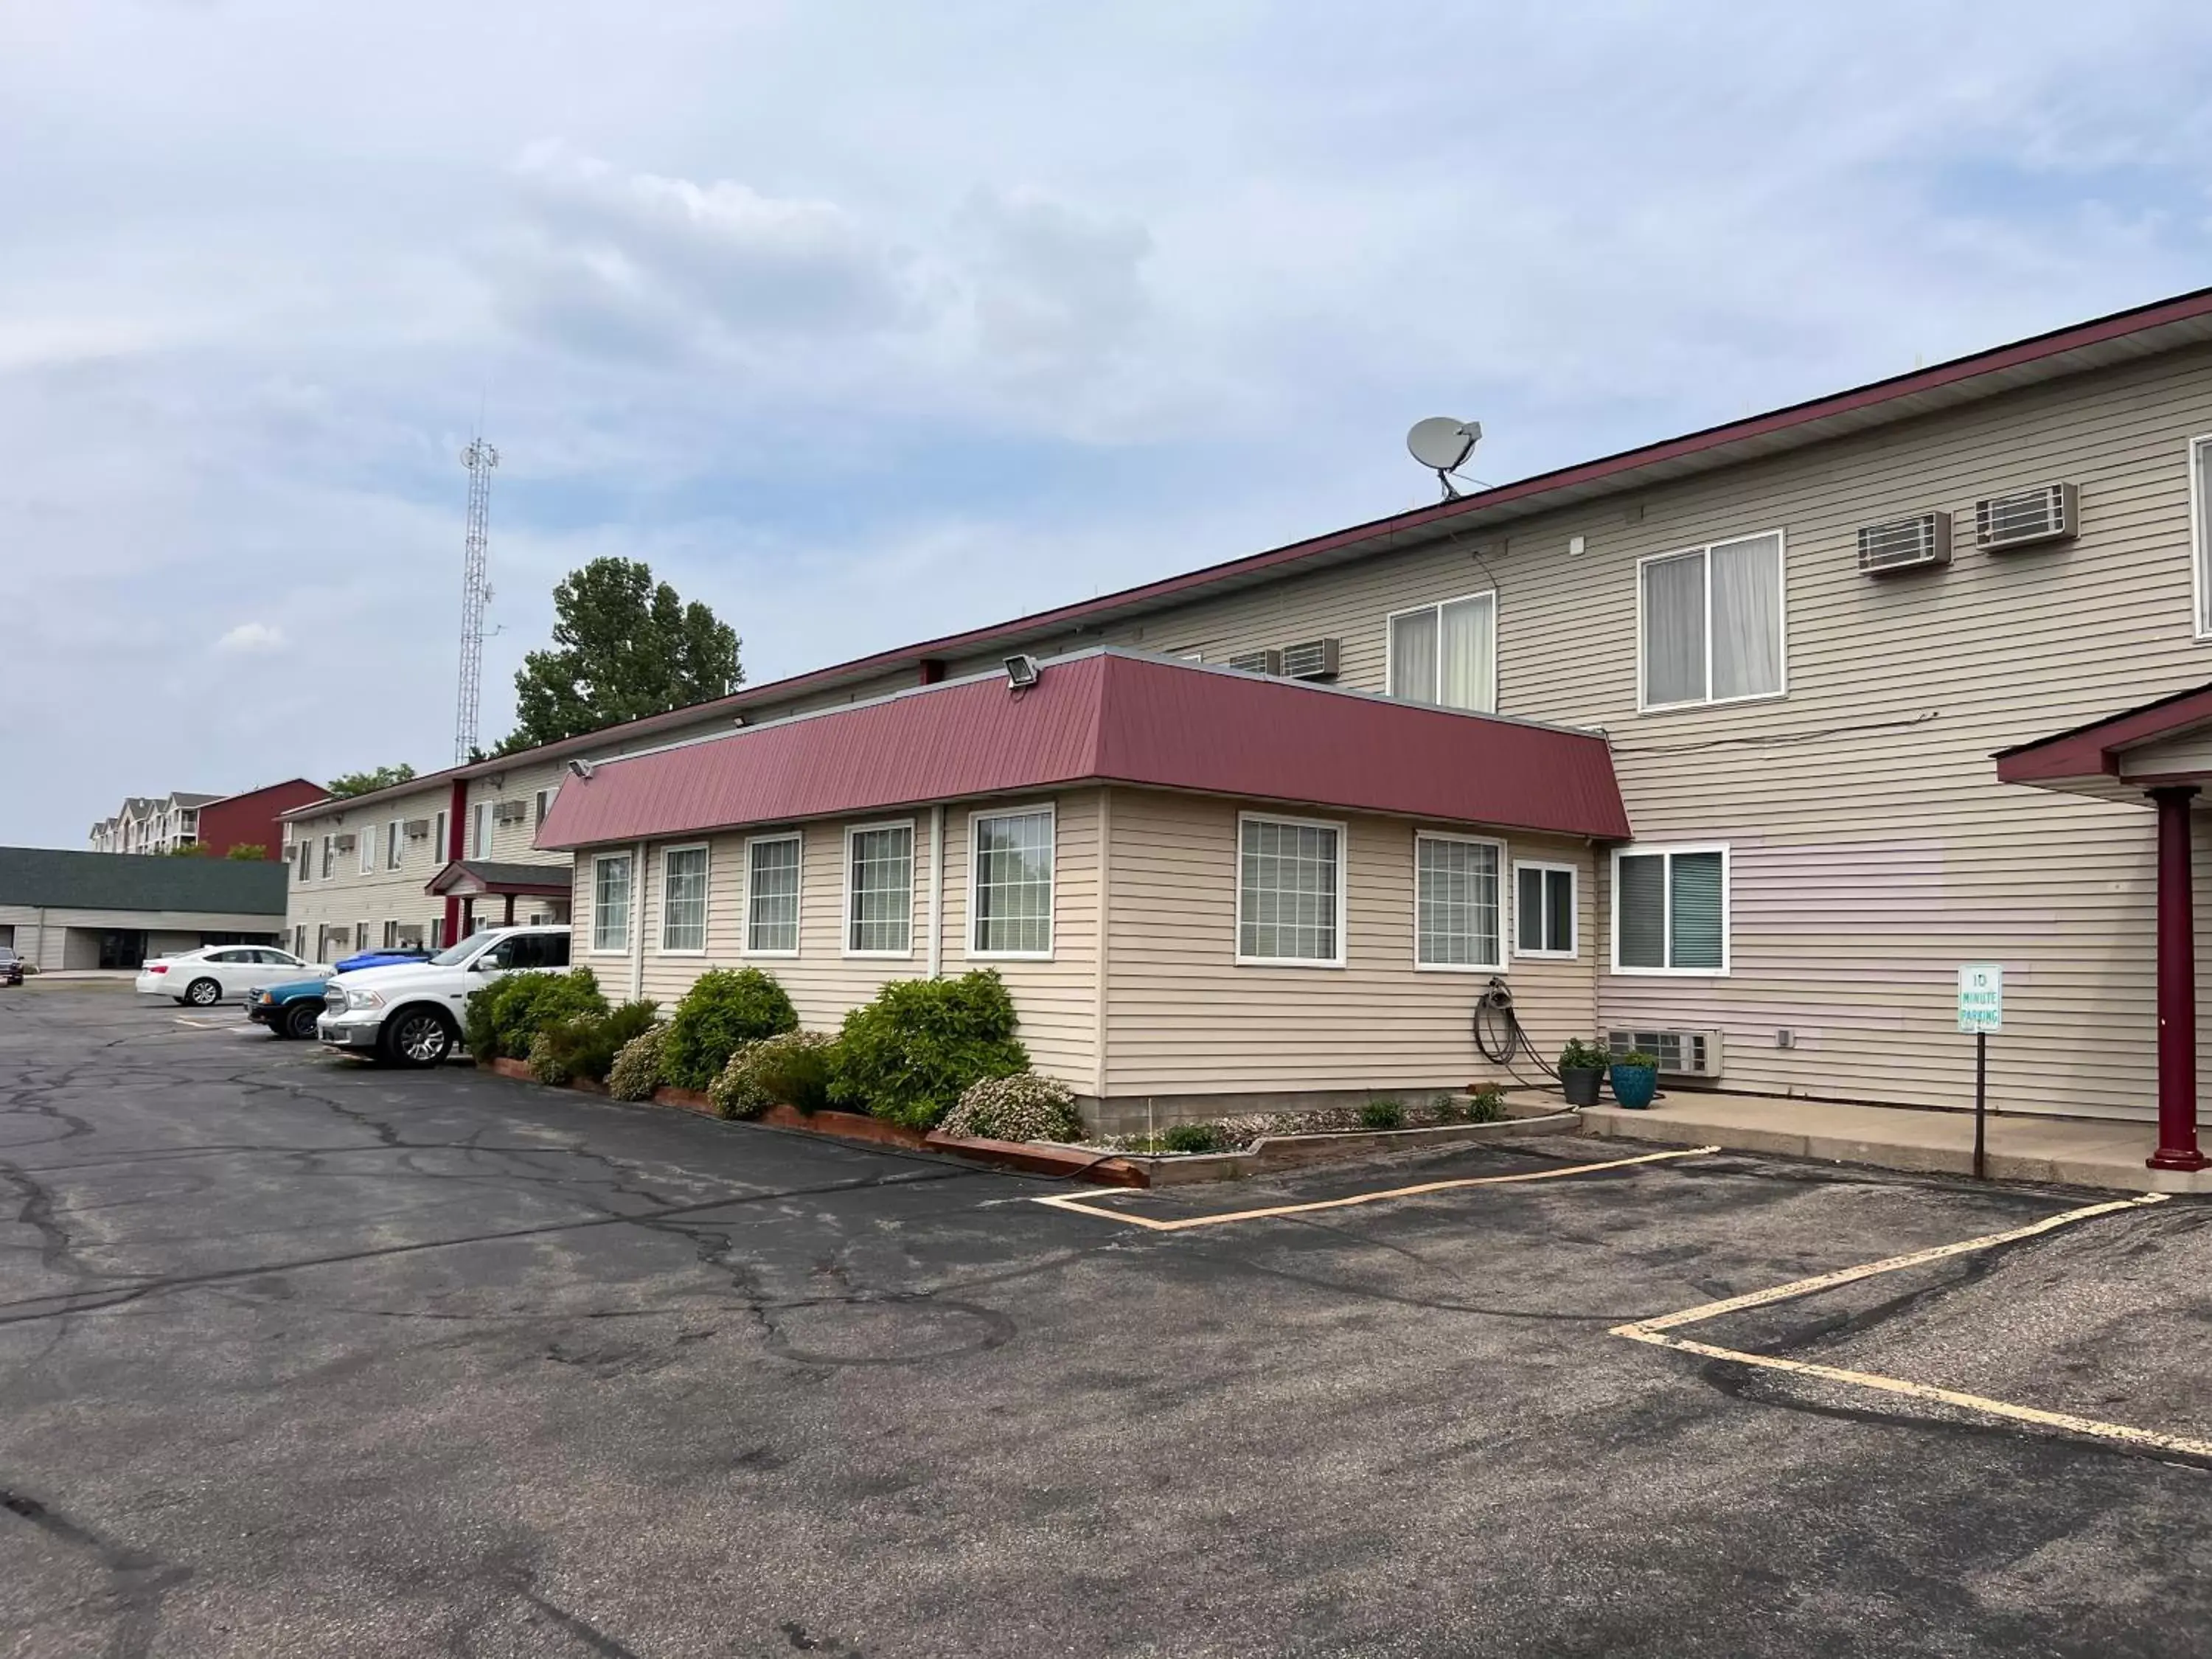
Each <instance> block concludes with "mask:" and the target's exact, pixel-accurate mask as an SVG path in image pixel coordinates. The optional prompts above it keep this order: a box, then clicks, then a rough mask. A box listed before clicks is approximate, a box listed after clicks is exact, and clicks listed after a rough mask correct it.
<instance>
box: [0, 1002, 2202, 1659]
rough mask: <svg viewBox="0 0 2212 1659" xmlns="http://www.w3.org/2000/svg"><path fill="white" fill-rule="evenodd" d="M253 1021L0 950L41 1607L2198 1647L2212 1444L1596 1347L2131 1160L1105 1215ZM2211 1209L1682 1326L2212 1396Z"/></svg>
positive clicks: (1097, 1636)
mask: <svg viewBox="0 0 2212 1659" xmlns="http://www.w3.org/2000/svg"><path fill="white" fill-rule="evenodd" d="M242 1023H243V1022H242V1020H241V1019H240V1017H239V1016H238V1015H237V1014H236V1012H235V1011H232V1010H225V1011H222V1012H218V1013H217V1014H215V1015H213V1016H206V1017H203V1016H197V1015H191V1016H185V1015H183V1014H182V1013H181V1012H180V1011H179V1010H178V1009H176V1008H175V1007H173V1006H171V1005H168V1004H167V1003H161V1004H145V1003H141V1002H139V1001H137V1000H136V999H134V998H133V997H132V996H131V994H129V993H128V992H126V991H122V990H118V989H116V988H112V987H95V986H76V987H72V986H65V985H46V986H40V985H37V984H35V983H34V984H33V986H30V987H25V988H23V989H22V990H20V991H17V990H8V991H0V1654H4V1655H24V1656H40V1659H45V1656H71V1659H74V1656H81V1655H82V1656H93V1655H102V1656H212V1655H287V1656H289V1655H314V1656H323V1655H354V1654H361V1655H375V1656H380V1659H383V1656H412V1655H449V1656H487V1659H489V1656H509V1655H512V1656H525V1655H526V1656H533V1659H535V1656H566V1655H578V1656H603V1659H604V1656H623V1655H634V1656H641V1659H643V1656H650V1659H661V1656H671V1659H673V1656H701V1659H704V1656H725V1659H726V1656H733V1655H759V1656H769V1655H787V1654H793V1653H812V1654H817V1655H825V1656H835V1659H856V1656H868V1659H892V1656H942V1659H969V1656H975V1659H997V1656H1007V1659H1012V1656H1023V1659H1031V1656H1046V1655H1081V1656H1096V1655H1116V1656H1120V1655H1130V1656H1163V1659H1164V1656H1175V1659H1213V1656H1224V1659H1225V1656H1239V1659H1242V1656H1285V1655H1297V1656H1346V1659H1350V1656H1359V1659H1378V1656H1396V1655H1408V1656H1411V1655H1420V1656H1431V1655H1435V1656H1446V1655H1450V1656H1460V1655H1492V1654H1497V1655H1505V1654H1511V1655H1546V1656H1557V1655H1578V1654H1607V1655H1635V1656H1653V1659H1658V1656H1666V1659H1678V1656H1683V1655H1688V1654H1699V1655H1738V1654H1741V1655H1797V1654H1806V1653H1820V1654H1823V1655H1868V1656H1873V1655H1881V1656H1894V1655H1918V1654H1927V1655H1938V1654H1940V1655H1945V1656H1982V1655H2000V1654H2002V1655H2015V1654H2022V1653H2035V1654H2053V1655H2075V1654H2079V1655H2084V1656H2087V1655H2096V1656H2116V1655H2136V1654H2140V1655H2174V1654H2188V1653H2197V1652H2206V1653H2212V1632H2208V1625H2212V1587H2208V1580H2207V1577H2206V1575H2205V1573H2204V1571H2203V1562H2204V1561H2205V1560H2206V1559H2207V1555H2208V1547H2212V1458H2206V1457H2203V1456H2198V1455H2193V1454H2191V1453H2188V1452H2176V1451H2173V1450H2172V1449H2145V1448H2143V1447H2142V1446H2130V1445H2128V1444H2126V1443H2121V1442H2118V1441H2116V1440H2114V1439H2112V1438H2110V1437H2104V1438H2100V1437H2099V1436H2098V1435H2097V1434H2096V1433H2093V1432H2087V1431H2068V1430H2065V1429H2063V1428H2052V1427H2048V1426H2041V1425H2037V1424H2035V1423H2033V1422H2028V1421H2024V1420H2007V1419H2002V1418H2001V1417H1996V1416H1992V1415H1990V1414H1989V1413H1977V1412H1975V1411H1972V1410H1966V1409H1961V1408H1959V1407H1955V1406H1950V1405H1946V1404H1944V1403H1942V1401H1940V1400H1934V1399H1928V1398H1921V1397H1916V1396H1912V1395H1898V1394H1890V1393H1884V1392H1882V1391H1881V1390H1880V1389H1875V1388H1872V1387H1869V1386H1866V1385H1863V1384H1859V1383H1852V1382H1850V1381H1836V1380H1832V1377H1830V1376H1827V1375H1825V1374H1815V1373H1814V1372H1811V1371H1808V1372H1806V1373H1804V1374H1797V1373H1792V1372H1786V1371H1778V1370H1762V1369H1760V1368H1759V1367H1757V1366H1753V1365H1751V1364H1742V1363H1738V1362H1735V1361H1731V1360H1728V1359H1721V1358H1704V1357H1700V1356H1699V1355H1698V1354H1695V1353H1690V1352H1674V1351H1670V1350H1668V1349H1664V1348H1659V1347H1655V1346H1648V1345H1646V1344H1644V1343H1641V1342H1638V1341H1633V1340H1624V1339H1623V1338H1621V1337H1620V1336H1618V1335H1615V1334H1613V1331H1614V1328H1616V1327H1618V1326H1620V1325H1621V1324H1622V1323H1624V1322H1633V1321H1640V1320H1647V1319H1651V1318H1654V1317H1657V1316H1664V1315H1666V1314H1668V1313H1669V1312H1672V1311H1674V1310H1680V1309H1685V1308H1687V1307H1690V1306H1692V1305H1693V1304H1705V1303H1709V1302H1711V1301H1713V1300H1716V1299H1718V1298H1724V1297H1734V1296H1737V1295H1739V1294H1741V1293H1743V1292H1747V1291H1757V1290H1759V1289H1761V1288H1763V1287H1766V1286H1770V1285H1778V1284H1782V1283H1784V1282H1785V1281H1792V1280H1796V1279H1802V1278H1804V1277H1806V1276H1808V1275H1814V1274H1821V1273H1830V1272H1832V1271H1835V1270H1838V1269H1842V1268H1847V1267H1852V1266H1854V1265H1855V1264H1859V1263H1864V1262H1868V1261H1873V1260H1875V1259H1876V1258H1881V1257H1888V1256H1893V1255H1898V1254H1900V1253H1905V1252H1913V1251H1918V1250H1923V1249H1930V1248H1933V1247H1936V1246H1941V1245H1944V1244H1948V1243H1954V1242H1955V1241H1959V1240H1964V1239H1968V1238H1973V1237H1980V1236H1983V1235H1986V1234H1990V1233H1992V1232H1998V1231H2007V1230H2013V1229H2017V1228H2020V1227H2022V1226H2024V1225H2028V1224H2032V1223H2034V1222H2036V1221H2038V1220H2040V1219H2044V1218H2051V1217H2054V1216H2058V1215H2061V1214H2063V1213H2065V1212H2070V1211H2071V1210H2073V1209H2075V1208H2076V1207H2080V1206H2085V1205H2087V1204H2090V1203H2092V1202H2093V1201H2095V1200H2097V1199H2100V1198H2101V1197H2104V1196H2106V1195H2103V1194H2078V1193H2067V1192H2059V1191H2029V1190H2022V1189H2017V1188H1972V1187H1971V1186H1969V1185H1967V1184H1966V1183H1963V1182H1948V1181H1943V1180H1916V1179H1911V1178H1907V1177H1901V1176H1887V1175H1881V1174H1877V1173H1872V1172H1865V1171H1855V1170H1841V1169H1836V1168H1827V1167H1818V1166H1812V1165H1806V1164H1791V1163H1789V1162H1786V1161H1783V1160H1773V1159H1762V1158H1747V1157H1739V1156H1726V1157H1723V1156H1713V1155H1707V1156H1701V1157H1692V1158H1670V1159H1667V1160H1664V1161H1661V1162H1656V1163H1650V1164H1637V1165H1631V1166H1626V1167H1620V1168H1615V1169H1609V1170H1590V1171H1586V1172H1583V1173H1579V1174H1562V1173H1559V1172H1560V1171H1562V1170H1570V1169H1572V1168H1574V1167H1576V1166H1578V1165H1581V1164H1589V1163H1594V1162H1601V1161H1605V1160H1609V1159H1612V1158H1619V1157H1620V1156H1623V1155H1624V1151H1626V1152H1627V1153H1631V1154H1632V1153H1634V1152H1636V1151H1637V1150H1638V1149H1636V1148H1633V1147H1630V1148H1626V1149H1623V1148H1622V1147H1621V1146H1620V1144H1619V1143H1614V1142H1607V1143H1593V1142H1591V1141H1588V1140H1572V1139H1531V1140H1528V1141H1526V1142H1521V1143H1514V1144H1510V1145H1505V1146H1497V1145H1492V1146H1482V1147H1477V1148H1472V1149H1468V1150H1466V1151H1463V1152H1456V1153H1452V1154H1448V1155H1444V1156H1441V1157H1430V1158H1419V1159H1399V1160H1380V1161H1377V1162H1375V1163H1371V1164H1362V1165H1358V1166H1350V1167H1340V1168H1335V1169H1330V1170H1318V1171H1312V1172H1309V1173H1307V1174H1305V1175H1303V1176H1297V1177H1296V1178H1293V1179H1289V1180H1282V1181H1271V1182H1264V1183H1253V1182H1245V1183H1237V1184H1235V1185H1232V1186H1225V1187H1222V1188H1202V1189H1193V1188H1182V1189H1176V1190H1173V1191H1170V1192H1162V1193H1158V1194H1108V1195H1104V1196H1100V1197H1095V1198H1094V1200H1086V1203H1087V1204H1089V1205H1090V1206H1091V1212H1085V1211H1084V1210H1079V1209H1078V1210H1071V1209H1068V1208H1065V1207H1061V1206H1054V1205H1047V1204H1040V1203H1037V1202H1035V1201H1034V1200H1036V1199H1037V1198H1039V1197H1045V1196H1051V1195H1055V1194H1066V1192H1067V1191H1068V1190H1069V1189H1068V1188H1066V1187H1065V1186H1061V1185H1058V1184H1055V1183H1052V1182H1042V1181H1036V1180H1030V1179H1026V1178H1021V1177H1016V1176H1007V1175H1003V1174H1000V1173H996V1172H993V1171H989V1170H981V1169H978V1168H975V1167H973V1166H969V1165H965V1164H958V1163H955V1162H951V1161H949V1160H944V1159H939V1158H934V1157H930V1156H923V1155H902V1154H896V1153H892V1152H882V1151H877V1150H872V1149H861V1148H857V1147H852V1146H843V1145H839V1144H836V1143H834V1142H828V1141H823V1140H820V1139H813V1138H811V1137H806V1136H803V1135H796V1134H792V1133H785V1132H781V1131H777V1130H773V1129H765V1128H761V1127H755V1126H750V1125H743V1124H723V1123H718V1122H714V1121H708V1120H705V1119H702V1118H698V1117H696V1116H694V1115H690V1114H687V1113H682V1112H677V1111H671V1110H668V1109H659V1108H652V1107H635V1106H625V1105H621V1104H617V1103H610V1102H606V1101H603V1100H598V1099H593V1098H590V1097H582V1096H579V1095H576V1094H573V1093H568V1092H564V1091H550V1090H544V1089H538V1088H536V1087H533V1086H531V1085H522V1084H517V1083H513V1082H510V1081H507V1080H505V1079H496V1078H492V1077H489V1076H483V1075H479V1074H477V1073H474V1072H473V1071H471V1069H469V1068H467V1067H465V1066H454V1067H448V1068H446V1069H443V1070H441V1071H438V1072H435V1073H392V1072H386V1071H380V1070H375V1069H373V1068H370V1067H368V1066H362V1065H360V1064H358V1063H356V1062H352V1061H348V1060H342V1059H338V1058H336V1057H331V1056H326V1055H324V1054H321V1053H319V1052H318V1051H316V1050H314V1049H313V1048H305V1047H302V1046H301V1045H298V1044H294V1043H288V1042H277V1041H274V1040H271V1039H270V1038H268V1037H266V1036H264V1035H262V1034H260V1033H258V1032H252V1033H247V1032H244V1031H242V1030H240V1029H239V1028H240V1026H241V1025H242ZM1501 1176H1517V1177H1533V1178H1528V1179H1519V1180H1513V1181H1501V1180H1499V1179H1498V1177H1501ZM1435 1182H1458V1183H1462V1184H1458V1185H1453V1186H1449V1187H1443V1188H1435V1189H1432V1190H1429V1191H1425V1192H1422V1193H1417V1194H1405V1195H1401V1196H1396V1197H1389V1198H1383V1199H1380V1200H1375V1201H1368V1202H1359V1203H1352V1204H1347V1205H1342V1206H1337V1207H1334V1208H1326V1209H1315V1208H1299V1207H1297V1206H1311V1205H1314V1204H1316V1203H1320V1202H1322V1201H1324V1200H1332V1199H1340V1198H1352V1199H1358V1198H1363V1197H1364V1195H1367V1194H1374V1193H1376V1192H1378V1191H1384V1190H1390V1189H1395V1188H1399V1187H1404V1186H1408V1185H1427V1184H1429V1183H1435ZM1478 1182H1479V1183H1482V1184H1473V1183H1478ZM1250 1208H1271V1209H1278V1210H1283V1211H1285V1213H1281V1214H1276V1215H1271V1216H1264V1217H1259V1218H1251V1219H1248V1220H1243V1221H1236V1222H1229V1223H1225V1224H1222V1225H1203V1226H1197V1227H1192V1228H1187V1229H1183V1230H1180V1231H1159V1230H1155V1229H1147V1228H1144V1227H1140V1226H1136V1225H1128V1224H1127V1223H1125V1222H1121V1221H1118V1220H1115V1219H1114V1218H1113V1216H1114V1215H1115V1214H1116V1213H1127V1214H1131V1215H1139V1216H1143V1217H1146V1218H1152V1219H1155V1220H1174V1219H1205V1218H1212V1217H1218V1216H1219V1215H1222V1214H1224V1213H1225V1212H1230V1211H1233V1210H1243V1209H1250ZM1101 1212H1103V1213H1101ZM2208 1218H2212V1207H2207V1206H2204V1205H2203V1204H2200V1203H2197V1202H2196V1201H2193V1200H2173V1201H2172V1202H2170V1203H2166V1204H2162V1205H2159V1206H2154V1207H2146V1208H2142V1209H2138V1210H2130V1211H2124V1212H2114V1213H2110V1214H2101V1215H2098V1216H2094V1217H2092V1218H2086V1219H2082V1220H2080V1221H2078V1222H2073V1223H2069V1224H2068V1225H2064V1226H2063V1227H2061V1228H2059V1229H2057V1230H2056V1231H2051V1232H2048V1233H2045V1234H2041V1235H2038V1236H2035V1237H2031V1238H2026V1239H2022V1240H2020V1241H2017V1242H2015V1243H2010V1244H2008V1245H2005V1246H2002V1247H1997V1248H1993V1249H1984V1250H1977V1251H1974V1252H1972V1253H1967V1254H1962V1255H1955V1256H1951V1257H1947V1258H1944V1259H1942V1260H1941V1261H1936V1262H1932V1263H1929V1264H1926V1265H1924V1266H1920V1267H1913V1268H1909V1269H1905V1270H1901V1271H1898V1272H1893V1273H1885V1274H1882V1275H1880V1276H1876V1277H1869V1278H1867V1279H1862V1280H1858V1281H1856V1282H1852V1283H1850V1284H1846V1285H1840V1286H1838V1288H1836V1289H1834V1290H1832V1291H1828V1290H1824V1291H1820V1292H1819V1293H1816V1294H1809V1295H1806V1296H1803V1297H1794V1298H1792V1299H1790V1300H1788V1301H1785V1302H1781V1303H1777V1304H1771V1305H1767V1306H1764V1307H1760V1308H1757V1309H1753V1310H1747V1311H1746V1312H1743V1313H1740V1314H1731V1315H1729V1316H1724V1317H1720V1318H1717V1319H1715V1320H1713V1321H1712V1322H1710V1323H1706V1324H1701V1325H1700V1326H1699V1327H1698V1328H1697V1330H1698V1333H1699V1334H1701V1335H1702V1336H1704V1337H1705V1338H1706V1339H1707V1340H1710V1341H1711V1342H1712V1343H1714V1344H1717V1345H1723V1346H1725V1347H1728V1348H1732V1349H1740V1350H1741V1351H1743V1352H1755V1353H1757V1354H1760V1355H1771V1356H1778V1357H1785V1356H1786V1357H1791V1358H1794V1359H1796V1360H1802V1361H1805V1362H1808V1363H1813V1362H1817V1364H1819V1365H1820V1366H1825V1367H1826V1368H1828V1369H1829V1370H1832V1372H1833V1373H1834V1375H1835V1376H1844V1377H1849V1376H1857V1375H1858V1374H1861V1373H1864V1374H1867V1375H1873V1376H1895V1377H1904V1378H1911V1379H1918V1380H1920V1381H1922V1382H1924V1383H1937V1384H1942V1385H1944V1386H1946V1387H1948V1388H1951V1389H1962V1390H1966V1391H1968V1392H1971V1393H1973V1394H1976V1395H1988V1396H1990V1397H1992V1398H1995V1399H2001V1400H2004V1401H2018V1402H2024V1403H2025V1404H2027V1405H2033V1406H2039V1407H2048V1408H2049V1409H2050V1410H2051V1411H2052V1412H2057V1413H2072V1414H2075V1416H2076V1417H2078V1418H2079V1419H2081V1420H2083V1421H2085V1422H2092V1423H2096V1422H2109V1423H2112V1424H2117V1425H2134V1426H2136V1427H2137V1428H2140V1429H2143V1430H2155V1431H2161V1432H2162V1433H2164V1434H2166V1435H2168V1436H2170V1437H2196V1438H2201V1439H2204V1440H2208V1441H2212V1388H2208V1387H2207V1386H2206V1383H2205V1382H2204V1381H2203V1372H2204V1370H2205V1367H2206V1364H2208V1359H2209V1358H2212V1354H2208V1345H2207V1343H2206V1340H2205V1338H2206V1334H2207V1316H2208V1313H2212V1293H2208V1291H2207V1290H2206V1288H2205V1287H2206V1285H2207V1273H2208V1270H2212V1231H2207V1222H2208Z"/></svg>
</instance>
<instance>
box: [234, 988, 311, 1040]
mask: <svg viewBox="0 0 2212 1659" xmlns="http://www.w3.org/2000/svg"><path fill="white" fill-rule="evenodd" d="M329 982H330V981H327V980H321V979H295V980H287V981H284V982H283V984H281V985H265V986H264V985H257V986H253V987H251V988H249V989H248V990H247V991H246V1018H248V1019H250V1020H252V1022H253V1023H254V1024H256V1025H266V1026H267V1027H268V1028H269V1029H270V1031H271V1032H272V1033H274V1034H275V1035H276V1036H280V1037H298V1038H300V1039H301V1041H302V1042H305V1041H306V1040H307V1039H308V1038H310V1037H312V1036H314V1035H315V1022H316V1021H317V1020H318V1019H319V1018H322V1012H323V987H324V986H325V985H326V984H328V983H329Z"/></svg>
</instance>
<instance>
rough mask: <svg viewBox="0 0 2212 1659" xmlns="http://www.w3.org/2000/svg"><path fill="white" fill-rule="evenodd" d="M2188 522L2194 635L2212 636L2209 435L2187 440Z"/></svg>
mask: <svg viewBox="0 0 2212 1659" xmlns="http://www.w3.org/2000/svg"><path fill="white" fill-rule="evenodd" d="M2189 523H2190V529H2191V536H2192V538H2193V540H2194V542H2195V544H2196V548H2197V561H2196V562H2197V638H2198V639H2200V640H2201V639H2212V436H2206V437H2203V438H2193V439H2191V441H2190V444H2189Z"/></svg>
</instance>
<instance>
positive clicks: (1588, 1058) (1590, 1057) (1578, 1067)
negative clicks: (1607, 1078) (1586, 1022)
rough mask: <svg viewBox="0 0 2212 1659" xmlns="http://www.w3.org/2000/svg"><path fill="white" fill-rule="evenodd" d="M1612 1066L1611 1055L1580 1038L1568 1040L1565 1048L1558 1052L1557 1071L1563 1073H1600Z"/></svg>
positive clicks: (1593, 1043)
mask: <svg viewBox="0 0 2212 1659" xmlns="http://www.w3.org/2000/svg"><path fill="white" fill-rule="evenodd" d="M1612 1064H1613V1056H1612V1055H1611V1054H1607V1052H1606V1051H1605V1050H1604V1049H1602V1048H1599V1047H1598V1046H1597V1044H1595V1042H1583V1040H1582V1039H1581V1038H1580V1037H1571V1038H1570V1039H1569V1040H1568V1042H1567V1046H1566V1047H1565V1048H1562V1049H1560V1050H1559V1069H1560V1070H1561V1071H1563V1072H1602V1071H1603V1070H1605V1068H1606V1067H1607V1066H1610V1065H1612Z"/></svg>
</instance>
